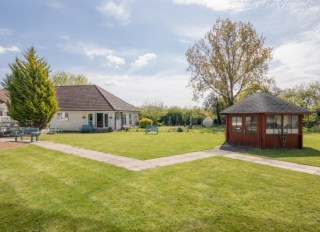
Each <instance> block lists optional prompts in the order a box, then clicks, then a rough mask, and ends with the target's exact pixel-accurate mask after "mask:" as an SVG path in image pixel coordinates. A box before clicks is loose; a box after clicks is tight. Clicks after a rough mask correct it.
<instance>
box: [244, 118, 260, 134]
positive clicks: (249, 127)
mask: <svg viewBox="0 0 320 232" xmlns="http://www.w3.org/2000/svg"><path fill="white" fill-rule="evenodd" d="M246 133H248V134H256V133H257V117H246Z"/></svg>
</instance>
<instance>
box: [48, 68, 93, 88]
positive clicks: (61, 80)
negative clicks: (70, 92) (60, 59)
mask: <svg viewBox="0 0 320 232" xmlns="http://www.w3.org/2000/svg"><path fill="white" fill-rule="evenodd" d="M51 79H52V81H53V83H54V84H55V85H56V86H66V85H87V84H89V83H90V82H89V80H88V79H87V77H85V76H84V75H82V74H77V75H76V74H73V73H70V72H64V71H61V72H56V73H54V74H53V75H52V77H51Z"/></svg>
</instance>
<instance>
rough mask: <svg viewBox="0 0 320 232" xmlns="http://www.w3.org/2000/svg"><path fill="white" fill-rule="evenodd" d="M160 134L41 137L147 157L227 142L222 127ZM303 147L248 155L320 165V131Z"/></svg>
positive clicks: (307, 135)
mask: <svg viewBox="0 0 320 232" xmlns="http://www.w3.org/2000/svg"><path fill="white" fill-rule="evenodd" d="M160 128H161V131H160V133H159V134H158V135H156V134H154V133H151V134H148V135H146V134H145V133H144V132H143V130H140V131H139V132H136V131H131V132H113V133H107V134H80V133H73V134H70V133H69V134H68V133H65V134H55V135H46V136H42V137H41V138H40V139H41V140H50V141H54V142H58V143H64V144H70V145H73V146H77V147H82V148H88V149H92V150H97V151H102V152H107V153H112V154H116V155H122V156H128V157H133V158H137V159H142V160H147V159H152V158H158V157H163V156H171V155H176V154H183V153H187V152H193V151H200V150H207V149H212V148H215V147H216V146H218V145H221V144H223V142H224V138H225V135H224V132H223V131H222V130H221V129H219V128H210V129H207V128H196V129H193V130H192V131H190V132H186V129H185V128H184V129H185V131H184V132H183V133H177V132H168V127H160ZM303 138H304V142H303V143H304V148H303V149H301V150H300V149H293V150H284V149H274V150H258V149H254V150H253V151H250V152H249V153H248V154H251V155H258V156H263V157H268V158H273V159H278V160H283V161H289V162H296V163H300V164H307V165H313V166H320V133H308V132H305V133H304V137H303Z"/></svg>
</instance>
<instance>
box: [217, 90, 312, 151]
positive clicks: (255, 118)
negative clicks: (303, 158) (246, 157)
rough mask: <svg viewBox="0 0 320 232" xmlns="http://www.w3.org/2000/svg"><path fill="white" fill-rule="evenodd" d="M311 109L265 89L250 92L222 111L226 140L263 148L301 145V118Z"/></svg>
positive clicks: (233, 143) (236, 143)
mask: <svg viewBox="0 0 320 232" xmlns="http://www.w3.org/2000/svg"><path fill="white" fill-rule="evenodd" d="M309 113H310V112H309V111H308V110H307V109H305V108H302V107H299V106H297V105H294V104H292V103H289V102H286V101H284V100H282V99H280V98H277V97H275V96H273V95H270V94H267V93H265V92H258V93H256V94H254V95H251V96H249V97H247V98H246V99H244V100H243V101H241V102H239V103H238V104H235V105H232V106H230V107H229V108H227V109H225V110H223V111H221V115H224V116H225V122H226V141H227V142H228V143H229V144H231V145H240V146H249V147H256V148H261V149H272V148H300V149H301V148H302V147H303V126H302V119H303V116H304V115H305V114H309Z"/></svg>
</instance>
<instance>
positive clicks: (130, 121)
mask: <svg viewBox="0 0 320 232" xmlns="http://www.w3.org/2000/svg"><path fill="white" fill-rule="evenodd" d="M129 125H132V119H131V113H130V114H129Z"/></svg>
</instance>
